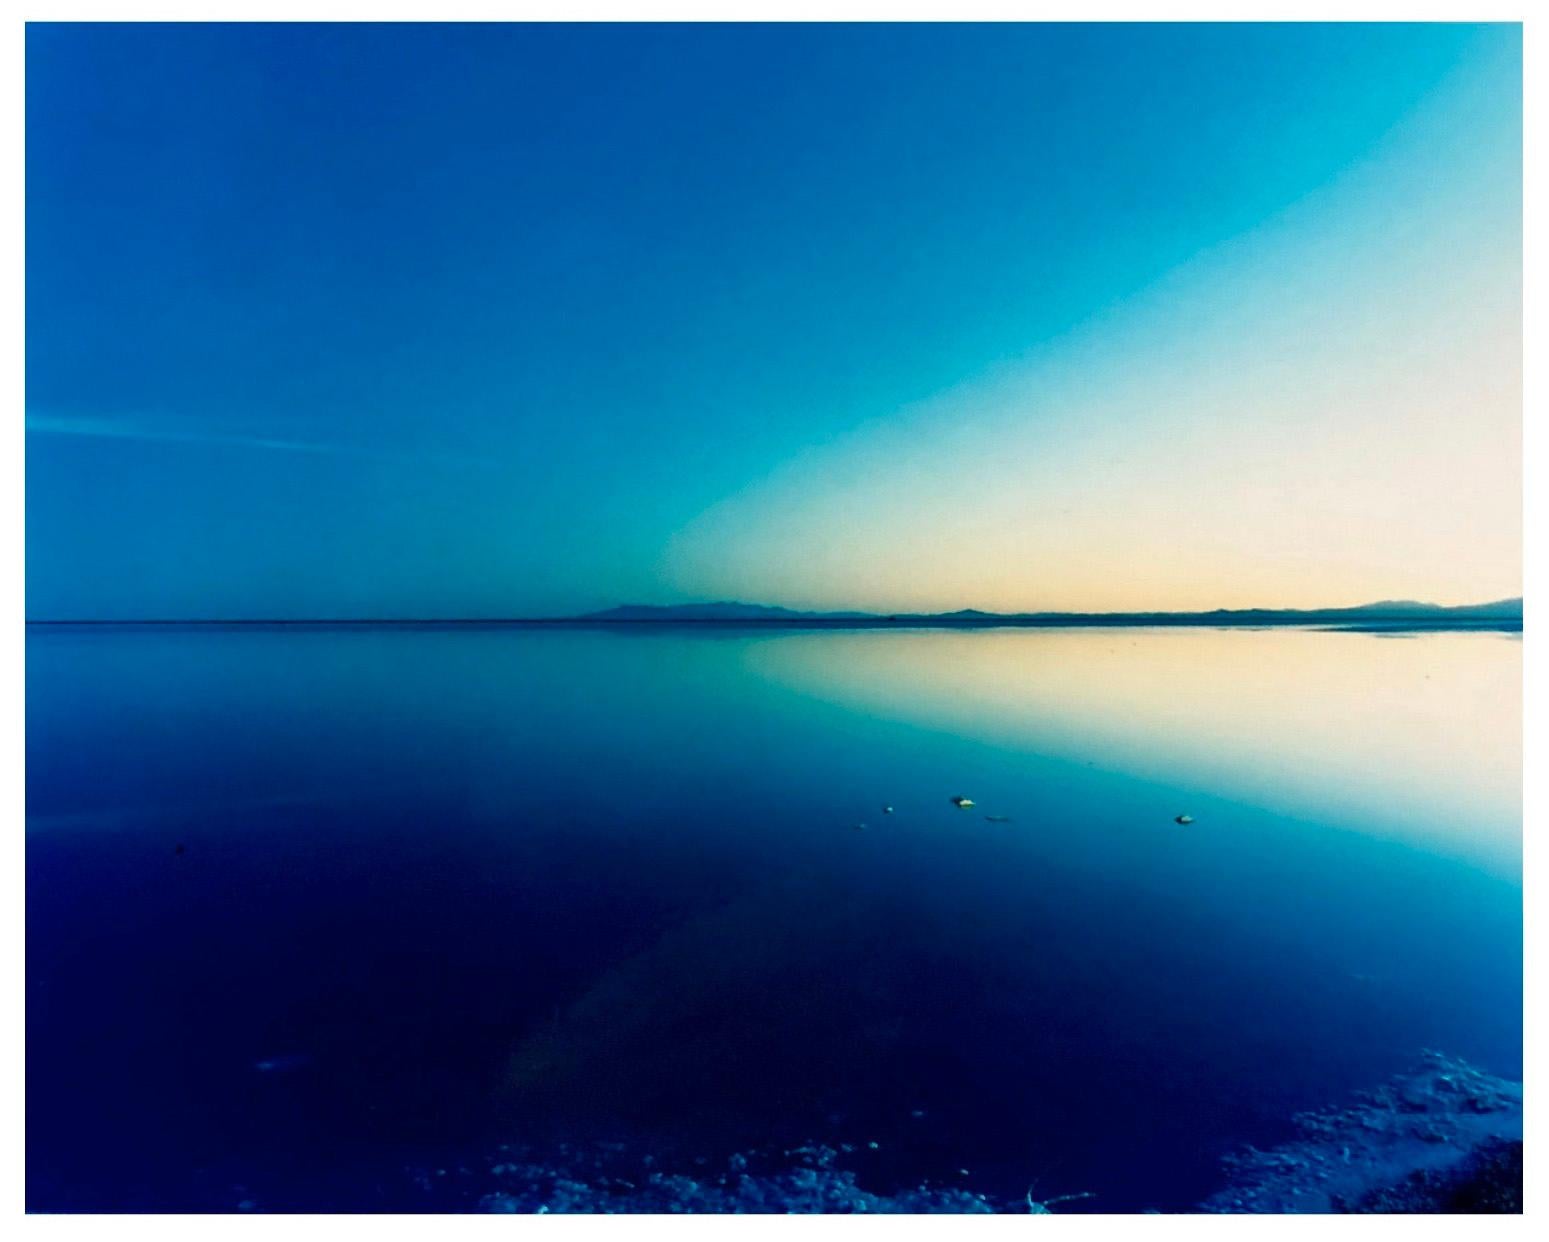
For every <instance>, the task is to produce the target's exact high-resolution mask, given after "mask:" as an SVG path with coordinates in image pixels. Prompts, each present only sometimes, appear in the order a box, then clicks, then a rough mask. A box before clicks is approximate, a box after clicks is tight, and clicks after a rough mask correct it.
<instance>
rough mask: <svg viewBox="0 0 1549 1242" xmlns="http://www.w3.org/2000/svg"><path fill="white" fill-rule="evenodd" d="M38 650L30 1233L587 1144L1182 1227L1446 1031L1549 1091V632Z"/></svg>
mask: <svg viewBox="0 0 1549 1242" xmlns="http://www.w3.org/2000/svg"><path fill="white" fill-rule="evenodd" d="M27 659H28V668H27V671H28V696H27V724H28V757H27V764H28V806H27V810H28V839H27V881H28V886H27V932H28V948H27V955H28V960H27V965H28V978H27V1002H28V1008H27V1034H28V1046H27V1056H28V1061H27V1092H28V1094H27V1110H28V1117H27V1125H28V1153H27V1154H28V1165H27V1169H28V1183H29V1184H28V1206H29V1207H30V1208H31V1209H33V1210H71V1209H88V1210H89V1209H99V1210H100V1209H143V1208H160V1209H184V1208H186V1209H214V1210H230V1209H232V1208H235V1207H236V1206H237V1205H238V1203H248V1204H251V1205H253V1206H256V1207H258V1208H260V1209H271V1210H279V1209H285V1208H312V1209H324V1210H326V1209H361V1208H368V1209H369V1208H378V1209H402V1208H412V1207H414V1206H416V1205H417V1204H418V1203H420V1202H421V1201H419V1200H416V1198H415V1193H416V1192H415V1191H414V1190H413V1188H412V1186H411V1184H410V1179H409V1178H408V1177H407V1176H406V1175H405V1174H404V1172H403V1170H404V1168H405V1166H406V1165H411V1164H412V1165H420V1164H423V1165H427V1166H428V1167H431V1168H434V1167H436V1166H445V1167H454V1169H455V1166H457V1165H458V1163H459V1162H461V1163H463V1164H469V1165H471V1164H472V1163H473V1161H474V1160H475V1159H476V1158H477V1157H478V1155H479V1154H480V1153H484V1152H487V1151H489V1150H491V1149H492V1147H493V1145H494V1144H496V1143H498V1142H501V1141H506V1140H514V1141H535V1142H539V1143H558V1142H560V1141H586V1140H596V1139H607V1140H619V1141H623V1142H627V1143H629V1144H632V1145H634V1146H636V1147H639V1148H643V1149H644V1148H648V1149H651V1150H658V1151H660V1152H662V1153H664V1154H666V1153H674V1154H675V1155H679V1156H682V1157H683V1158H686V1159H691V1158H692V1156H693V1155H695V1154H704V1155H707V1156H711V1157H715V1156H717V1155H719V1154H724V1153H725V1152H727V1151H730V1150H733V1149H735V1148H739V1147H745V1146H749V1145H752V1144H758V1143H767V1142H798V1141H803V1140H809V1139H817V1140H825V1141H830V1142H838V1141H841V1140H845V1141H852V1142H855V1143H857V1144H859V1145H860V1147H861V1154H860V1156H859V1157H858V1160H859V1161H860V1162H861V1165H860V1171H861V1174H862V1178H861V1180H862V1184H863V1185H867V1186H868V1188H873V1189H878V1190H886V1189H889V1188H890V1187H892V1186H895V1185H905V1184H913V1183H916V1182H918V1181H919V1180H921V1179H922V1178H929V1179H932V1180H934V1181H939V1182H945V1183H948V1184H952V1183H960V1184H965V1185H971V1186H973V1187H974V1188H976V1189H984V1190H988V1191H991V1192H994V1193H999V1194H1008V1195H1020V1194H1022V1193H1023V1192H1024V1191H1025V1189H1026V1188H1027V1186H1028V1185H1029V1184H1030V1183H1034V1182H1035V1181H1036V1183H1037V1186H1038V1188H1039V1190H1040V1193H1045V1194H1058V1193H1064V1192H1076V1191H1090V1192H1093V1194H1094V1195H1095V1198H1093V1199H1091V1200H1085V1201H1082V1203H1081V1206H1085V1207H1090V1208H1092V1209H1093V1210H1104V1211H1127V1210H1138V1209H1141V1208H1147V1207H1155V1208H1162V1209H1177V1208H1184V1207H1187V1206H1188V1205H1190V1204H1193V1203H1196V1202H1198V1201H1199V1200H1200V1199H1202V1198H1203V1197H1205V1196H1206V1195H1207V1194H1209V1193H1210V1192H1211V1191H1212V1190H1214V1189H1215V1188H1216V1186H1217V1184H1218V1182H1219V1176H1218V1171H1217V1170H1218V1161H1219V1158H1220V1156H1221V1155H1222V1154H1223V1153H1225V1152H1226V1151H1228V1150H1230V1149H1232V1148H1234V1147H1237V1146H1239V1145H1240V1144H1242V1143H1245V1142H1254V1143H1257V1144H1260V1145H1265V1144H1269V1143H1273V1142H1276V1141H1279V1140H1280V1139H1282V1138H1283V1137H1284V1136H1285V1135H1286V1133H1287V1130H1288V1127H1287V1119H1288V1117H1289V1116H1290V1114H1291V1113H1293V1112H1295V1111H1298V1110H1300V1109H1305V1108H1310V1107H1316V1106H1320V1105H1323V1104H1326V1103H1328V1102H1330V1101H1333V1100H1337V1099H1338V1098H1339V1097H1340V1096H1341V1095H1343V1094H1344V1093H1345V1092H1347V1091H1349V1090H1352V1089H1355V1088H1360V1087H1364V1086H1368V1085H1371V1084H1373V1083H1375V1082H1377V1081H1380V1080H1381V1079H1383V1078H1385V1077H1386V1076H1387V1075H1389V1074H1391V1073H1393V1072H1396V1071H1398V1070H1401V1069H1403V1068H1405V1067H1406V1066H1407V1065H1408V1064H1409V1063H1410V1062H1411V1061H1412V1059H1413V1057H1414V1055H1415V1054H1416V1052H1417V1051H1418V1050H1420V1049H1421V1048H1425V1047H1435V1048H1441V1049H1444V1050H1445V1051H1447V1052H1448V1053H1450V1054H1453V1055H1457V1056H1461V1057H1465V1058H1468V1059H1470V1060H1472V1061H1474V1062H1476V1063H1477V1064H1479V1065H1480V1066H1482V1067H1483V1068H1485V1069H1487V1070H1490V1071H1492V1072H1495V1073H1499V1074H1503V1075H1507V1076H1511V1077H1518V1076H1520V1073H1521V1055H1522V1044H1521V1018H1522V1010H1521V988H1522V939H1521V928H1522V904H1521V804H1520V779H1521V734H1520V728H1521V724H1520V720H1521V705H1520V676H1521V642H1520V638H1519V637H1518V636H1513V635H1502V634H1494V633H1426V634H1420V635H1412V636H1400V635H1382V634H1364V633H1363V634H1356V633H1331V632H1310V631H1299V630H1269V631H1257V632H1255V631H1230V630H1203V629H1201V630H1176V629H1175V630H1091V629H1087V630H1038V631H1028V630H988V631H972V632H963V631H940V630H936V631H932V630H918V631H895V630H883V631H861V632H849V631H822V632H813V631H800V630H783V629H780V630H770V629H763V630H752V631H748V630H736V629H721V628H700V629H688V630H669V629H657V628H653V627H639V626H636V627H619V628H616V629H606V628H592V629H566V628H517V629H500V628H487V629H486V628H476V629H467V628H463V629H457V628H444V629H437V628H422V629H391V628H362V629H295V628H284V629H271V630H264V629H225V630H221V629H208V630H204V629H201V630H189V629H177V628H165V629H149V628H145V629H101V630H88V631H78V630H57V629H47V628H34V629H33V630H31V631H29V634H28V639H27ZM955 794H966V795H968V796H970V797H972V798H973V799H974V800H975V802H976V806H975V807H974V808H973V809H972V810H959V809H957V808H955V807H953V806H952V805H950V804H949V802H948V798H949V796H951V795H955ZM885 804H886V805H891V806H893V807H894V808H895V809H894V813H893V814H890V815H889V814H884V813H883V812H882V808H883V806H884V805H885ZM1181 813H1187V814H1189V815H1192V816H1193V817H1194V819H1195V822H1194V823H1192V824H1190V825H1188V826H1180V825H1178V824H1176V823H1175V822H1174V817H1175V816H1177V815H1179V814H1181ZM991 815H993V816H1008V817H1010V822H992V821H990V820H988V819H987V818H986V816H991ZM862 822H864V823H865V825H866V827H865V828H863V829H857V828H856V827H855V825H857V824H858V823H862ZM869 1142H875V1143H876V1144H877V1147H876V1149H875V1150H873V1149H871V1148H868V1147H866V1146H865V1145H866V1144H867V1143H869ZM960 1169H966V1170H968V1173H967V1174H966V1175H965V1174H962V1173H960V1172H959V1170H960Z"/></svg>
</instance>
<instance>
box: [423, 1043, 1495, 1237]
mask: <svg viewBox="0 0 1549 1242" xmlns="http://www.w3.org/2000/svg"><path fill="white" fill-rule="evenodd" d="M1293 1122H1294V1126H1295V1129H1296V1136H1295V1137H1294V1138H1293V1139H1292V1140H1291V1141H1289V1142H1287V1143H1285V1144H1283V1145H1281V1146H1278V1147H1275V1148H1273V1149H1269V1150H1259V1149H1257V1148H1253V1147H1248V1148H1245V1149H1244V1150H1242V1151H1241V1152H1238V1153H1235V1154H1232V1155H1230V1156H1228V1157H1227V1158H1226V1159H1225V1161H1224V1162H1223V1165H1224V1173H1225V1178H1226V1184H1225V1187H1224V1188H1223V1189H1222V1190H1220V1191H1219V1192H1217V1193H1216V1194H1214V1195H1212V1196H1211V1197H1210V1198H1209V1199H1207V1200H1206V1201H1205V1202H1204V1203H1202V1204H1200V1205H1199V1207H1198V1208H1196V1209H1194V1210H1196V1211H1200V1212H1208V1213H1255V1214H1261V1213H1262V1214H1285V1213H1347V1212H1399V1213H1517V1212H1520V1211H1521V1210H1522V1084H1521V1083H1518V1082H1508V1081H1506V1080H1504V1079H1501V1078H1497V1077H1494V1076H1493V1075H1490V1074H1487V1073H1484V1072H1483V1071H1481V1070H1479V1069H1477V1068H1475V1067H1473V1066H1471V1065H1469V1064H1467V1063H1466V1062H1463V1061H1460V1060H1457V1059H1455V1058H1451V1057H1447V1056H1444V1055H1442V1054H1441V1053H1436V1052H1427V1053H1424V1054H1423V1055H1422V1056H1421V1058H1420V1061H1419V1063H1418V1064H1417V1065H1416V1066H1415V1068H1414V1069H1413V1070H1412V1071H1411V1072H1409V1073H1406V1074H1402V1075H1399V1076H1398V1077H1396V1078H1394V1079H1392V1080H1391V1081H1390V1082H1388V1083H1386V1084H1385V1085H1383V1086H1381V1087H1379V1088H1377V1089H1376V1090H1374V1091H1369V1092H1363V1093H1361V1094H1359V1095H1357V1096H1355V1097H1353V1098H1352V1099H1351V1100H1350V1101H1349V1102H1348V1103H1346V1104H1345V1105H1342V1106H1340V1107H1334V1108H1328V1109H1324V1110H1320V1111H1316V1112H1309V1113H1304V1114H1301V1115H1300V1116H1298V1117H1296V1118H1294V1119H1293ZM856 1151H857V1149H856V1147H855V1146H854V1145H853V1144H849V1143H841V1144H839V1145H838V1146H828V1145H823V1144H812V1145H808V1146H805V1147H798V1148H789V1149H784V1150H779V1149H768V1150H755V1151H748V1152H742V1153H738V1154H736V1155H733V1156H731V1157H730V1158H729V1159H727V1160H725V1161H724V1162H719V1163H711V1162H709V1161H707V1160H704V1159H698V1160H692V1161H688V1162H686V1165H685V1167H674V1168H671V1169H668V1168H662V1167H658V1166H657V1162H656V1159H655V1158H654V1157H653V1156H650V1155H645V1156H640V1155H639V1154H638V1153H635V1152H631V1150H630V1149H629V1148H627V1147H626V1146H625V1145H624V1144H608V1143H598V1144H590V1145H585V1146H578V1145H574V1144H564V1145H561V1146H560V1147H559V1148H558V1149H556V1150H551V1151H547V1152H543V1153H540V1152H538V1151H536V1150H525V1149H518V1148H516V1147H512V1146H506V1147H503V1148H502V1149H501V1150H500V1152H498V1153H497V1154H496V1155H495V1156H493V1157H491V1158H490V1160H489V1162H488V1167H487V1171H482V1172H476V1171H475V1170H472V1169H466V1168H464V1169H458V1170H457V1171H456V1172H457V1173H460V1174H463V1175H464V1178H463V1179H448V1180H463V1185H464V1187H466V1189H465V1190H464V1191H463V1193H464V1194H466V1195H467V1196H468V1197H467V1198H466V1199H465V1200H464V1203H465V1204H467V1205H471V1206H474V1207H475V1210H478V1211H483V1212H501V1213H535V1214H544V1213H620V1214H623V1213H630V1214H633V1213H718V1214H719V1213H787V1214H788V1213H798V1214H809V1213H859V1214H878V1215H885V1214H900V1213H902V1214H922V1215H923V1214H940V1213H950V1214H964V1213H970V1214H981V1213H1007V1212H1018V1213H1024V1214H1025V1213H1028V1212H1031V1213H1033V1214H1037V1215H1043V1214H1048V1213H1050V1212H1054V1211H1058V1210H1060V1206H1061V1205H1062V1204H1068V1203H1072V1202H1073V1201H1075V1200H1090V1202H1088V1203H1086V1204H1085V1205H1084V1206H1087V1207H1091V1208H1095V1209H1097V1210H1099V1211H1101V1210H1102V1203H1101V1200H1100V1199H1098V1198H1096V1197H1094V1196H1092V1195H1089V1194H1086V1193H1080V1194H1070V1195H1060V1194H1055V1195H1048V1196H1044V1195H1040V1194H1038V1193H1036V1192H1035V1191H1029V1192H1028V1194H1027V1195H1026V1197H1025V1198H1018V1199H993V1198H991V1197H989V1196H987V1195H985V1194H981V1193H977V1192H974V1191H972V1190H969V1189H966V1188H964V1187H962V1186H939V1185H932V1184H925V1185H921V1186H917V1187H914V1188H912V1189H908V1190H902V1191H896V1192H892V1193H886V1194H884V1193H877V1192H874V1191H871V1190H867V1189H865V1188H863V1187H861V1186H860V1185H858V1184H857V1179H856V1174H855V1173H854V1172H852V1171H850V1170H848V1169H846V1168H844V1167H843V1166H844V1165H845V1164H846V1163H847V1162H848V1158H849V1157H851V1156H852V1155H854V1154H855V1153H856ZM447 1172H448V1171H447V1170H422V1171H420V1173H419V1174H418V1176H419V1179H420V1181H421V1185H422V1186H423V1188H424V1189H425V1190H426V1191H428V1192H431V1193H432V1194H434V1192H435V1191H436V1190H439V1189H441V1187H442V1186H445V1181H443V1180H442V1179H443V1178H445V1177H446V1174H447ZM480 1182H482V1183H483V1185H482V1186H479V1187H478V1189H473V1187H472V1186H471V1185H470V1183H475V1184H476V1183H480ZM438 1183H439V1184H438ZM446 1189H451V1188H450V1187H446ZM461 1210H467V1206H464V1207H463V1208H462V1209H461Z"/></svg>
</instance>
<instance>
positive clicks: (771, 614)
mask: <svg viewBox="0 0 1549 1242" xmlns="http://www.w3.org/2000/svg"><path fill="white" fill-rule="evenodd" d="M575 620H578V621H602V622H615V621H616V622H635V621H647V622H657V623H665V624H676V623H680V622H721V623H738V622H742V623H751V624H769V623H776V624H787V625H831V626H842V627H863V626H866V627H869V626H886V625H956V626H997V625H1006V626H1018V625H1020V626H1039V625H1045V626H1055V625H1247V626H1255V625H1341V626H1345V627H1350V628H1382V629H1392V628H1406V627H1407V628H1417V627H1424V628H1492V629H1520V628H1521V627H1522V600H1521V599H1501V600H1495V601H1493V602H1491V603H1488V604H1459V605H1450V606H1449V605H1443V604H1426V603H1422V602H1420V601H1418V600H1408V599H1405V600H1381V601H1379V602H1377V603H1374V604H1359V605H1356V606H1355V607H1352V608H1215V609H1212V610H1210V611H1208V612H1008V613H1003V612H981V611H980V610H979V609H977V608H961V609H958V610H957V611H956V612H910V613H874V612H803V611H800V610H798V609H794V608H780V607H774V606H771V605H767V604H741V603H732V602H722V603H714V604H668V605H656V604H622V605H620V606H619V607H617V608H606V609H604V610H603V611H601V612H591V613H587V614H586V615H585V616H582V617H577V618H575Z"/></svg>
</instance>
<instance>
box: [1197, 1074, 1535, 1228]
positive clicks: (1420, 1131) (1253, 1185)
mask: <svg viewBox="0 0 1549 1242" xmlns="http://www.w3.org/2000/svg"><path fill="white" fill-rule="evenodd" d="M1295 1124H1296V1128H1297V1131H1298V1137H1297V1138H1296V1139H1294V1140H1293V1141H1291V1142H1289V1143H1287V1144H1285V1145H1284V1146H1282V1147H1277V1148H1274V1149H1273V1150H1270V1151H1259V1150H1256V1149H1254V1148H1248V1149H1247V1150H1245V1151H1243V1152H1241V1153H1239V1154H1236V1155H1233V1156H1230V1157H1228V1158H1227V1160H1226V1161H1225V1165H1226V1169H1227V1173H1228V1176H1229V1178H1230V1183H1229V1185H1228V1187H1227V1188H1226V1189H1225V1190H1223V1191H1221V1192H1220V1193H1219V1194H1216V1195H1213V1196H1212V1197H1211V1198H1210V1199H1207V1200H1206V1201H1205V1203H1204V1204H1203V1205H1202V1207H1203V1209H1204V1210H1205V1211H1207V1212H1255V1213H1257V1212H1272V1213H1285V1212H1325V1213H1326V1212H1520V1211H1521V1210H1522V1188H1521V1146H1522V1084H1521V1083H1519V1082H1508V1081H1506V1080H1505V1079H1501V1078H1496V1077H1494V1076H1493V1075H1491V1074H1486V1073H1484V1072H1483V1071H1482V1070H1479V1069H1476V1068H1475V1067H1474V1066H1471V1065H1468V1064H1467V1063H1465V1062H1463V1061H1458V1060H1454V1059H1452V1058H1450V1057H1446V1056H1443V1055H1442V1054H1441V1053H1438V1052H1427V1053H1425V1054H1424V1056H1423V1058H1422V1060H1421V1062H1420V1064H1419V1065H1418V1066H1417V1067H1416V1068H1415V1069H1414V1070H1413V1071H1412V1072H1410V1073H1408V1074H1403V1075H1400V1076H1399V1077H1396V1078H1394V1079H1392V1080H1391V1081H1390V1082H1388V1083H1387V1084H1385V1085H1384V1086H1382V1087H1379V1088H1378V1089H1377V1090H1375V1091H1370V1092H1365V1093H1362V1094H1360V1095H1358V1096H1356V1097H1354V1099H1353V1100H1352V1102H1351V1103H1350V1104H1349V1105H1347V1106H1345V1107H1342V1108H1331V1109H1324V1110H1321V1111H1318V1112H1312V1113H1303V1114H1302V1115H1301V1116H1299V1117H1297V1118H1295ZM1513 1170H1515V1172H1513ZM1513 1178H1515V1180H1514V1181H1513ZM1464 1204H1472V1205H1473V1206H1459V1205H1464ZM1491 1205H1494V1206H1491ZM1513 1205H1514V1206H1513Z"/></svg>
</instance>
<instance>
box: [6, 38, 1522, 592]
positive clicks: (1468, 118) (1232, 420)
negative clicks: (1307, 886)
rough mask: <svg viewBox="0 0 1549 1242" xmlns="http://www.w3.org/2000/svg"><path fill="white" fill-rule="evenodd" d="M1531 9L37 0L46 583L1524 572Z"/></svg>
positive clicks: (1462, 584)
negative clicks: (796, 10) (734, 21)
mask: <svg viewBox="0 0 1549 1242" xmlns="http://www.w3.org/2000/svg"><path fill="white" fill-rule="evenodd" d="M1521 93H1522V61H1521V35H1520V27H1516V26H1467V25H1440V24H1433V25H1386V26H1379V25H1319V24H1304V25H1294V26H1289V25H1288V26H1277V25H1241V26H1231V25H1225V26H1212V25H1160V26H1145V25H1128V26H1126V25H1101V26H1096V25H1094V26H1082V25H1060V26H1038V25H1026V26H1004V25H1002V26H993V27H989V26H983V27H974V26H956V27H954V26H921V25H909V26H903V25H900V26H754V25H744V26H686V25H684V26H660V27H650V26H601V25H592V26H559V25H555V26H520V25H507V26H483V27H481V26H455V25H445V26H402V25H391V24H381V25H369V26H350V25H317V26H283V25H273V26H242V25H181V26H155V25H141V26H115V25H97V26H93V25H39V24H32V25H29V26H28V28H27V81H26V96H27V120H26V126H27V133H26V139H27V155H26V161H27V163H26V171H27V184H26V199H27V204H26V205H27V239H26V257H27V344H26V360H27V386H26V428H27V434H26V446H27V458H26V461H27V613H28V616H29V617H31V618H34V619H41V618H67V617H69V618H97V619H123V618H134V617H163V618H199V617H297V618H299V617H393V616H400V617H401V616H410V617H495V616H545V615H562V614H566V613H573V612H578V611H584V610H587V609H592V608H599V607H606V606H609V605H612V604H615V603H620V602H625V601H628V602H642V603H674V602H686V601H693V600H704V599H724V598H736V599H743V600H749V601H754V602H762V603H779V604H785V605H788V606H793V607H817V608H850V607H858V608H868V609H877V610H882V611H894V610H904V609H910V610H913V609H931V610H934V609H955V608H961V607H977V608H985V609H1002V610H1010V609H1080V610H1101V609H1131V608H1134V609H1167V608H1178V609H1189V608H1209V607H1217V606H1220V607H1237V606H1255V605H1257V606H1286V607H1294V606H1335V605H1343V604H1355V603H1362V602H1367V601H1371V600H1377V599H1393V598H1418V599H1427V600H1434V601H1438V602H1443V603H1460V602H1472V601H1482V600H1487V599H1496V598H1501V597H1506V596H1512V595H1517V594H1520V591H1521V585H1520V584H1521V487H1522V480H1521V439H1520V437H1521V349H1522V340H1521V259H1522V241H1521V233H1522V214H1521V200H1522V163H1521V159H1522V155H1521V152H1522V122H1521Z"/></svg>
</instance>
